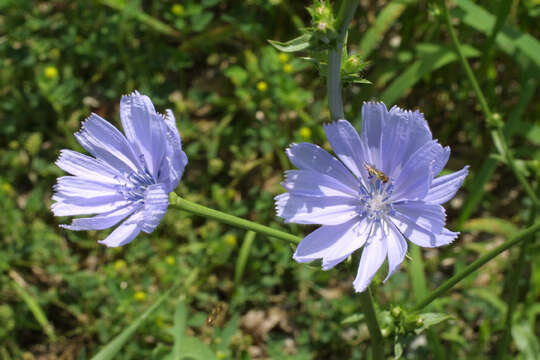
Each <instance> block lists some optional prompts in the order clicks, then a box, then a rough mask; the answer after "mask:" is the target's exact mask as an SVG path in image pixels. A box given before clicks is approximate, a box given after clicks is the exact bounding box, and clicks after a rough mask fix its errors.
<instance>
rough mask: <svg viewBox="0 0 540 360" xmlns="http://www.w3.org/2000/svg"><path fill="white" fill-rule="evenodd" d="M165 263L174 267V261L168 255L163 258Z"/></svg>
mask: <svg viewBox="0 0 540 360" xmlns="http://www.w3.org/2000/svg"><path fill="white" fill-rule="evenodd" d="M165 262H166V263H167V264H169V265H174V263H175V262H176V259H175V258H174V257H173V256H171V255H169V256H167V257H166V258H165Z"/></svg>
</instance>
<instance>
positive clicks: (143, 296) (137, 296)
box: [133, 291, 146, 301]
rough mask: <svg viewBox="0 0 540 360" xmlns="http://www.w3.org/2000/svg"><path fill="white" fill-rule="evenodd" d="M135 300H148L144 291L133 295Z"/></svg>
mask: <svg viewBox="0 0 540 360" xmlns="http://www.w3.org/2000/svg"><path fill="white" fill-rule="evenodd" d="M133 298H134V299H135V300H137V301H143V300H144V299H146V293H145V292H144V291H137V292H136V293H135V294H134V295H133Z"/></svg>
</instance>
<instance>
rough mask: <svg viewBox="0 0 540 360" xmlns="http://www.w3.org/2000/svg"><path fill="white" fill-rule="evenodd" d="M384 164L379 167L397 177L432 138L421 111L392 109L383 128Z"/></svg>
mask: <svg viewBox="0 0 540 360" xmlns="http://www.w3.org/2000/svg"><path fill="white" fill-rule="evenodd" d="M382 132H383V134H382V147H381V148H382V162H383V164H382V166H381V168H379V169H380V170H382V171H383V172H384V173H385V174H386V175H388V176H389V177H391V178H393V179H396V178H397V177H398V176H399V174H400V173H401V171H402V169H403V166H404V165H405V163H406V162H407V161H408V160H409V158H410V157H411V156H412V155H413V154H414V153H415V152H416V151H417V150H418V149H419V148H420V147H421V146H423V145H424V144H425V143H427V142H428V141H430V140H431V139H432V135H431V131H430V130H429V127H428V124H427V122H426V120H425V119H424V115H423V114H422V113H421V112H419V111H410V110H403V109H401V108H399V107H397V106H394V107H392V108H391V109H390V111H389V113H388V116H387V119H386V121H385V123H384V126H383V129H382Z"/></svg>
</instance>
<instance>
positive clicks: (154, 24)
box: [99, 0, 180, 37]
mask: <svg viewBox="0 0 540 360" xmlns="http://www.w3.org/2000/svg"><path fill="white" fill-rule="evenodd" d="M99 2H100V3H102V4H103V5H106V6H108V7H110V8H112V9H115V10H118V11H122V12H123V13H124V14H126V16H128V17H132V18H134V19H136V20H137V21H139V22H141V23H143V24H145V25H147V26H148V27H149V28H151V29H153V30H155V31H157V32H160V33H162V34H165V35H168V36H172V37H179V36H180V34H179V33H178V31H176V30H175V29H174V28H172V27H171V26H169V25H167V24H165V23H164V22H162V21H160V20H158V19H156V18H154V17H152V16H150V15H148V14H146V13H145V12H143V11H141V10H140V9H138V8H135V7H134V6H132V5H131V4H126V1H122V0H99Z"/></svg>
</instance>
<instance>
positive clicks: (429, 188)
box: [275, 102, 468, 292]
mask: <svg viewBox="0 0 540 360" xmlns="http://www.w3.org/2000/svg"><path fill="white" fill-rule="evenodd" d="M324 131H325V133H326V136H327V138H328V141H329V143H330V145H331V146H332V149H333V150H334V152H335V154H336V155H337V157H338V158H337V159H336V158H335V157H334V156H332V155H330V154H329V153H328V152H326V151H325V150H323V149H322V148H320V147H319V146H317V145H314V144H310V143H300V144H292V145H291V146H290V147H289V148H288V149H287V155H288V156H289V159H290V160H291V162H292V163H293V164H294V165H295V166H296V167H297V168H298V169H299V170H291V171H287V172H286V179H285V181H284V182H283V183H282V185H283V187H284V188H285V189H286V190H288V192H287V193H284V194H281V195H278V196H277V197H276V198H275V200H276V210H277V215H278V216H280V217H282V218H283V219H284V220H285V222H292V223H298V224H321V225H322V226H321V227H319V228H318V229H316V230H315V231H313V232H312V233H310V234H309V235H307V236H306V237H305V238H304V239H303V240H302V241H301V242H300V244H299V245H298V248H297V249H296V252H295V253H294V256H293V257H294V259H295V260H296V261H298V262H310V261H313V260H316V259H322V268H323V270H328V269H330V268H332V267H334V266H335V265H337V264H339V263H340V262H341V261H343V260H344V259H346V258H347V257H348V256H349V255H350V254H351V253H353V252H354V251H356V250H357V249H359V248H361V247H364V249H363V251H362V255H361V259H360V264H359V266H358V273H357V276H356V279H355V280H354V283H353V284H354V288H355V290H356V291H357V292H362V291H364V290H365V289H366V288H367V286H368V285H369V283H370V282H371V280H372V279H373V277H374V276H375V273H376V272H377V270H378V269H379V268H380V267H381V265H382V264H383V262H384V261H385V259H387V260H388V276H387V277H386V279H385V281H386V280H387V279H388V278H389V277H390V275H392V274H393V273H394V272H395V271H396V270H397V269H398V267H399V265H400V264H401V263H402V262H403V259H404V257H405V254H406V252H407V241H406V240H405V239H408V240H409V241H411V242H413V243H414V244H416V245H419V246H422V247H438V246H442V245H447V244H449V243H451V242H452V241H453V240H454V239H455V238H456V237H457V235H458V233H456V232H452V231H450V230H448V229H446V228H445V227H444V225H445V222H446V214H445V210H444V208H443V207H442V206H441V204H443V203H445V202H446V201H448V200H450V199H451V198H452V197H453V196H454V195H455V193H456V192H457V190H458V189H459V187H460V186H461V184H462V183H463V180H464V179H465V177H466V176H467V173H468V166H466V167H465V168H463V169H462V170H460V171H457V172H454V173H451V174H448V175H444V176H440V177H437V175H438V174H439V173H440V172H441V170H442V169H443V168H444V166H445V165H446V162H447V161H448V157H449V155H450V148H449V147H448V146H447V147H444V148H443V147H442V146H441V145H440V144H439V143H438V142H437V140H433V139H432V135H431V131H430V129H429V127H428V124H427V122H426V120H425V119H424V116H423V114H422V113H420V112H418V111H415V112H412V111H406V110H402V109H400V108H398V107H393V108H392V109H390V111H388V110H387V108H386V106H385V105H384V104H383V103H374V102H370V103H365V104H364V105H363V107H362V132H361V136H359V135H358V133H357V132H356V130H355V129H354V128H353V126H352V125H351V124H350V123H349V122H348V121H346V120H338V121H336V122H333V123H331V124H328V125H326V126H325V127H324ZM338 159H339V160H338Z"/></svg>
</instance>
